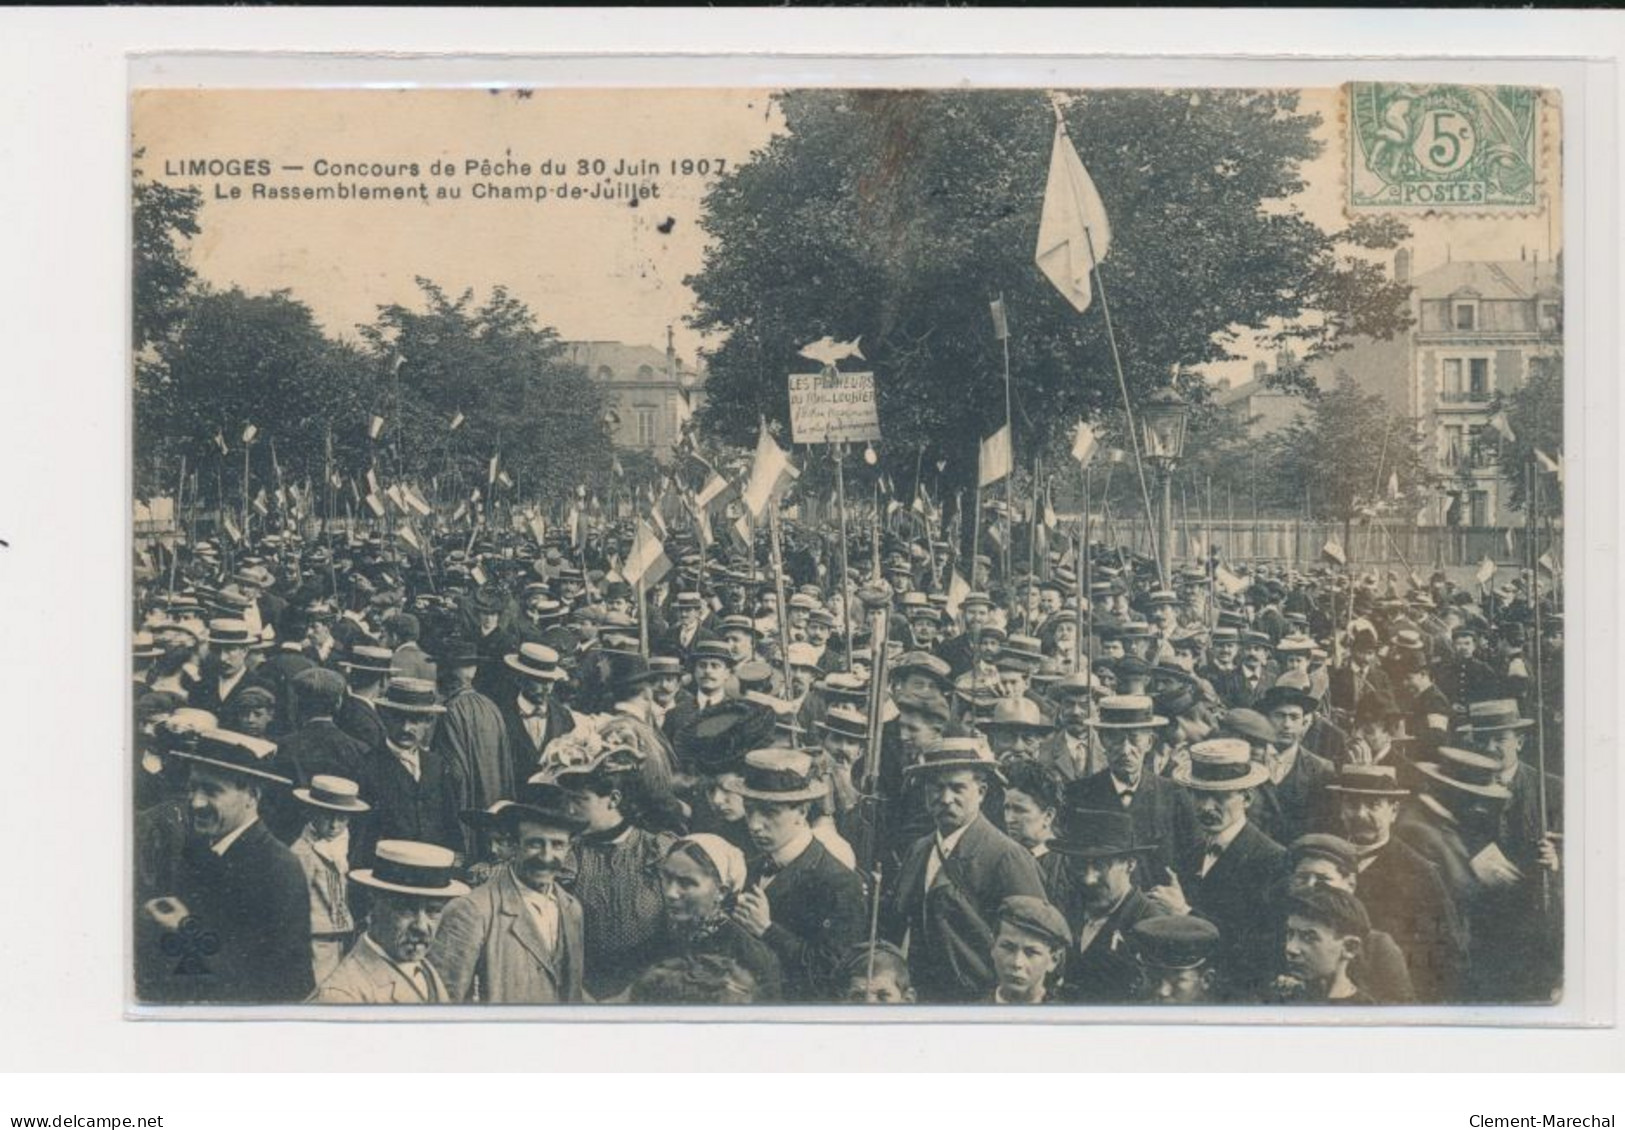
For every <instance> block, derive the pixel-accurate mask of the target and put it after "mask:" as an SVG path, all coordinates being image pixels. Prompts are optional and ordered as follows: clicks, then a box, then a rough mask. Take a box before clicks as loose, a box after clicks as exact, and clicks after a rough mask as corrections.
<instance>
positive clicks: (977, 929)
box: [884, 738, 1044, 1003]
mask: <svg viewBox="0 0 1625 1130" xmlns="http://www.w3.org/2000/svg"><path fill="white" fill-rule="evenodd" d="M904 779H905V782H906V783H907V784H908V785H912V784H914V783H915V782H916V781H918V782H919V783H920V786H921V791H922V792H923V793H924V794H925V801H926V807H927V810H928V811H929V812H930V814H931V819H932V822H933V824H934V825H935V827H934V829H933V831H932V832H931V833H930V834H929V835H925V836H922V837H920V838H919V839H918V840H916V841H915V843H914V845H913V846H912V847H911V848H910V849H909V851H908V853H907V855H906V856H905V857H904V859H903V864H902V866H901V868H900V869H899V870H898V878H897V883H896V884H895V885H894V887H893V888H892V891H891V897H890V899H889V902H888V910H887V916H886V917H887V922H886V925H885V927H884V932H885V934H886V936H887V937H889V938H890V939H891V940H892V941H894V942H896V943H897V944H899V945H902V946H903V947H904V949H905V950H906V951H907V953H908V955H909V968H910V970H911V971H912V973H913V978H914V985H915V988H916V990H917V991H918V992H919V995H920V999H921V1000H923V1001H927V1002H933V1003H935V1002H956V1001H958V1002H966V1001H976V1000H980V999H982V998H983V997H985V996H986V995H987V994H989V993H991V992H992V991H993V988H994V985H995V984H996V981H997V979H996V977H995V975H994V971H993V968H992V965H991V962H990V958H989V955H990V954H991V952H992V946H993V930H994V924H995V923H997V921H998V917H999V907H1000V905H1001V904H1002V903H1003V902H1004V900H1005V899H1007V898H1009V897H1010V896H1011V895H1033V896H1035V897H1038V898H1043V897H1044V882H1043V879H1042V877H1041V876H1040V874H1039V870H1038V861H1037V860H1036V859H1034V858H1033V854H1032V852H1030V851H1028V850H1027V849H1026V848H1024V847H1022V846H1021V845H1020V844H1018V843H1016V842H1015V841H1014V840H1012V839H1011V838H1010V837H1009V836H1007V835H1005V834H1004V833H1003V832H1001V831H999V830H998V829H997V828H995V827H994V826H993V824H992V823H991V822H990V821H989V820H988V819H987V818H986V817H984V816H983V815H982V802H983V799H984V798H985V797H986V795H987V791H988V788H989V786H990V784H991V783H993V782H998V783H999V784H1001V785H1002V784H1003V783H1004V777H1003V774H1002V773H1000V771H999V767H998V763H997V762H996V761H994V760H993V753H992V751H991V750H989V749H988V748H987V745H986V744H985V743H984V742H983V741H982V740H981V739H980V738H944V739H942V740H941V741H940V742H939V743H938V744H937V745H936V746H934V747H932V748H930V749H926V750H924V751H923V752H922V753H921V754H920V756H919V758H918V760H916V761H915V762H914V763H913V764H911V765H909V766H908V768H907V769H906V770H905V771H904Z"/></svg>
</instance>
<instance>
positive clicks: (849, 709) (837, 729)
mask: <svg viewBox="0 0 1625 1130" xmlns="http://www.w3.org/2000/svg"><path fill="white" fill-rule="evenodd" d="M818 728H819V729H821V730H824V731H826V732H828V733H831V734H838V735H840V736H841V737H843V738H852V739H854V740H855V741H860V742H861V741H864V740H865V739H867V738H868V737H869V719H868V718H867V717H866V716H865V715H864V713H863V711H861V710H859V709H857V708H856V707H854V706H844V705H839V706H832V707H830V708H829V709H828V710H826V711H825V712H824V717H823V718H822V719H821V720H820V721H819V722H818Z"/></svg>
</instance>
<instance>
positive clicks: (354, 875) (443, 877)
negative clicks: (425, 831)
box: [350, 840, 468, 899]
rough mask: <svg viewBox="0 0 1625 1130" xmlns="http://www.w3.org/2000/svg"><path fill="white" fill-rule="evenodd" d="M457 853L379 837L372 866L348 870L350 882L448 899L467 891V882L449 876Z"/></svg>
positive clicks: (397, 892)
mask: <svg viewBox="0 0 1625 1130" xmlns="http://www.w3.org/2000/svg"><path fill="white" fill-rule="evenodd" d="M456 862H457V856H456V854H455V853H454V852H452V850H451V849H450V848H445V847H441V846H440V845H439V844H422V843H417V842H415V841H413V840H379V841H378V846H377V847H375V848H374V849H373V865H372V866H371V867H358V868H356V869H355V870H354V871H351V872H350V879H351V881H352V882H356V883H360V884H361V885H362V886H364V887H371V888H373V889H374V890H378V891H389V892H390V893H391V894H397V895H412V896H414V897H416V898H441V899H451V898H457V897H458V896H460V895H466V894H468V885H467V884H466V883H461V882H458V881H457V880H456V879H454V878H452V875H451V872H452V867H453V865H454V864H455V863H456Z"/></svg>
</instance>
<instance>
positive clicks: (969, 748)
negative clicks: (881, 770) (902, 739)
mask: <svg viewBox="0 0 1625 1130" xmlns="http://www.w3.org/2000/svg"><path fill="white" fill-rule="evenodd" d="M961 769H971V770H975V771H976V772H978V773H981V774H983V775H984V776H988V777H992V778H993V779H994V780H996V781H998V782H999V783H1000V784H1003V783H1004V774H1003V773H1002V772H1000V771H999V763H998V762H997V761H996V760H994V757H993V751H992V750H991V749H989V748H988V746H987V743H986V742H984V741H983V740H982V739H981V738H943V739H942V740H941V741H940V742H938V743H937V744H936V745H934V746H932V747H931V748H930V749H927V750H922V751H921V753H920V757H919V760H918V761H916V762H914V764H912V765H909V766H908V767H906V768H905V769H904V770H903V777H904V779H905V780H906V779H908V778H910V777H919V776H923V775H925V774H927V773H952V772H956V771H958V770H961Z"/></svg>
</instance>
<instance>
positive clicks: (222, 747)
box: [170, 730, 293, 785]
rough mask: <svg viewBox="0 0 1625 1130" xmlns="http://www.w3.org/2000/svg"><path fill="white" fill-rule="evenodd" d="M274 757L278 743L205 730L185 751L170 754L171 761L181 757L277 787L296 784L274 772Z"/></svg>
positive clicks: (196, 763) (232, 733) (223, 731)
mask: <svg viewBox="0 0 1625 1130" xmlns="http://www.w3.org/2000/svg"><path fill="white" fill-rule="evenodd" d="M275 753H276V743H275V742H268V741H266V740H265V739H264V738H256V737H252V736H250V735H248V734H239V733H236V732H234V731H232V730H204V731H202V732H201V733H198V734H197V735H196V736H195V738H192V740H190V741H189V742H188V743H187V744H186V746H185V747H184V748H179V749H171V750H170V756H171V757H178V758H180V759H181V760H183V761H189V762H191V763H193V764H194V765H204V766H207V767H208V768H210V769H215V770H220V771H223V772H229V773H234V774H236V775H237V776H240V777H247V778H249V779H250V780H254V781H262V782H263V781H270V782H272V783H273V784H278V785H291V784H293V782H292V781H290V780H289V779H288V778H287V777H285V776H283V775H282V774H281V773H278V772H276V771H275V769H274V768H273V763H272V760H271V758H272V755H273V754H275Z"/></svg>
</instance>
